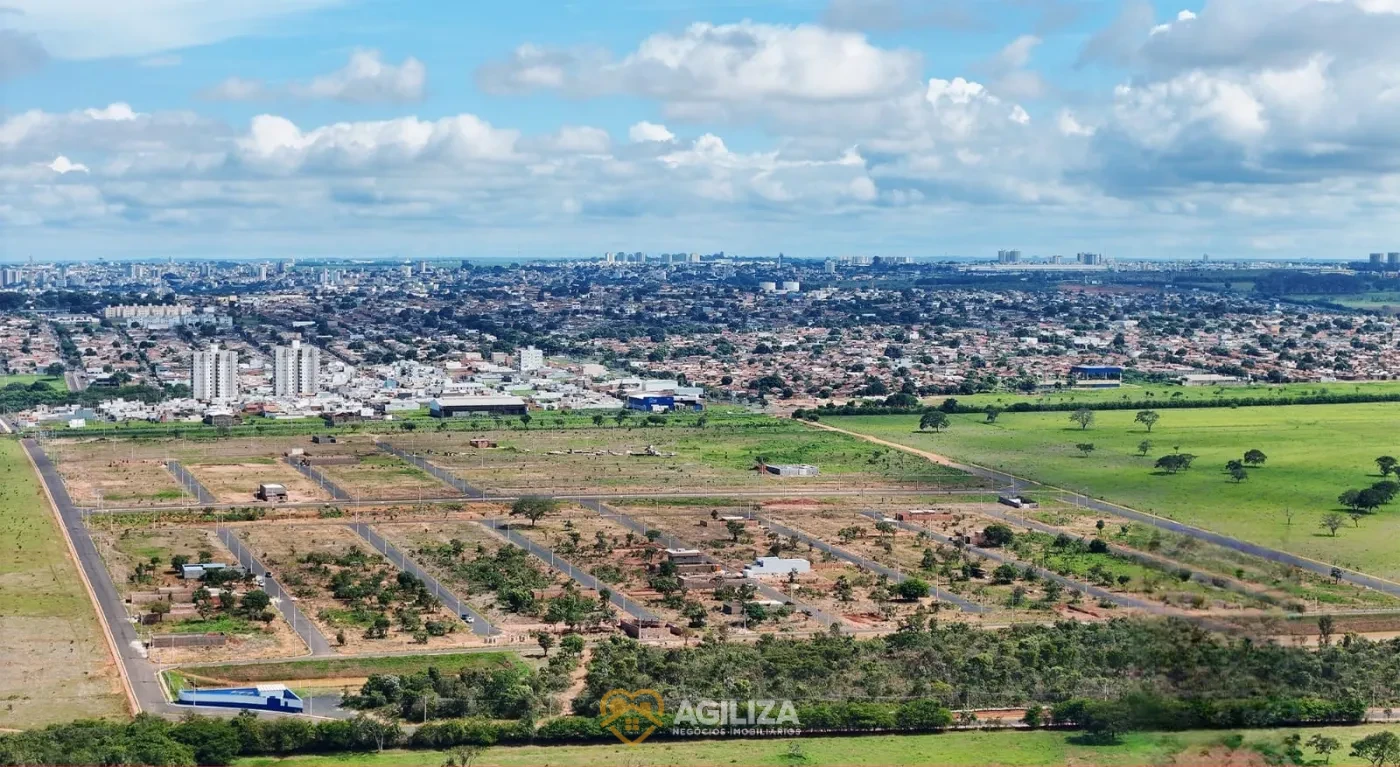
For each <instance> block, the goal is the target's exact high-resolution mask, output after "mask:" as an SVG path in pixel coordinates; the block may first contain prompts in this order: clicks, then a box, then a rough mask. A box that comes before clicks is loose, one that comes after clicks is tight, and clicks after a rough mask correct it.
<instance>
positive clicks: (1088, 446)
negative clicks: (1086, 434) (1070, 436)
mask: <svg viewBox="0 0 1400 767" xmlns="http://www.w3.org/2000/svg"><path fill="white" fill-rule="evenodd" d="M1074 447H1075V449H1076V450H1078V451H1079V452H1081V453H1083V454H1084V457H1085V458H1088V457H1089V454H1090V453H1092V452H1094V443H1092V442H1080V443H1079V444H1077V445H1075V446H1074Z"/></svg>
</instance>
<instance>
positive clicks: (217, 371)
mask: <svg viewBox="0 0 1400 767" xmlns="http://www.w3.org/2000/svg"><path fill="white" fill-rule="evenodd" d="M190 389H192V390H193V392H194V398H195V399H197V400H200V401H201V402H219V403H222V402H229V401H231V400H234V399H237V398H238V353H237V352H231V351H226V350H220V349H219V344H218V343H211V344H209V348H208V349H207V350H205V351H196V352H195V353H194V364H193V365H192V366H191V367H190Z"/></svg>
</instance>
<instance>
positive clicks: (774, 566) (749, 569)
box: [744, 557, 812, 578]
mask: <svg viewBox="0 0 1400 767" xmlns="http://www.w3.org/2000/svg"><path fill="white" fill-rule="evenodd" d="M811 569H812V563H811V562H808V561H807V560H805V559H787V558H784V557H759V558H758V559H756V560H754V563H753V564H751V565H746V566H745V567H744V577H745V578H757V577H760V576H764V575H788V574H789V573H792V572H796V573H797V574H798V575H801V574H802V573H805V572H809V571H810V570H811Z"/></svg>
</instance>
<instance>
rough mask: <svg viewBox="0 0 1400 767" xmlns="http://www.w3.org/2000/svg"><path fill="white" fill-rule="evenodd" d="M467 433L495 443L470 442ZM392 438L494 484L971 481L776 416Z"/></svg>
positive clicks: (503, 488) (601, 487) (695, 488)
mask: <svg viewBox="0 0 1400 767" xmlns="http://www.w3.org/2000/svg"><path fill="white" fill-rule="evenodd" d="M475 438H480V439H486V440H490V441H494V442H495V443H496V445H497V446H496V447H494V448H490V447H484V448H474V447H472V446H471V445H470V441H471V440H472V439H475ZM390 441H391V442H392V443H393V444H394V445H395V446H397V447H400V448H403V449H405V450H410V451H414V452H417V453H419V454H421V455H423V457H424V458H426V459H427V460H429V461H431V462H432V463H434V464H436V465H438V466H441V467H443V468H445V469H448V470H450V471H452V472H454V473H455V474H457V475H458V476H460V477H462V478H463V479H465V480H466V481H467V482H469V483H472V484H473V485H474V486H479V487H484V488H488V489H491V490H496V491H500V492H508V493H515V492H522V493H523V492H542V491H545V492H547V491H554V492H558V493H565V492H568V493H589V492H600V493H606V492H635V491H664V492H669V493H681V492H691V493H706V492H716V491H722V490H723V489H725V488H744V489H749V490H769V489H771V490H822V489H827V490H857V489H861V488H879V487H899V488H914V487H926V488H927V487H945V488H958V487H977V486H979V485H981V484H983V483H982V482H980V481H979V480H977V479H975V478H972V477H968V476H967V475H964V474H961V473H959V472H955V471H951V470H949V469H947V468H944V467H939V466H934V465H930V464H929V463H927V462H924V461H920V460H918V459H916V458H914V457H913V456H908V455H904V454H902V453H900V452H899V451H895V450H890V449H887V448H881V447H878V446H872V445H868V444H865V443H863V442H861V441H859V440H856V439H853V438H851V437H848V436H845V435H842V434H835V433H830V432H826V433H823V432H817V431H814V430H810V429H805V428H803V427H802V426H801V425H799V424H795V423H791V422H788V421H781V420H776V419H770V420H764V421H755V422H750V423H745V424H743V425H736V426H724V425H709V426H706V427H704V428H645V427H640V426H638V427H634V428H623V429H619V428H596V429H588V428H582V429H545V428H532V429H529V430H519V429H515V430H506V431H492V430H489V429H487V428H484V429H483V430H482V431H480V432H465V431H447V432H423V431H418V432H414V433H412V434H402V435H395V436H393V437H392V438H390ZM760 461H763V462H766V463H768V464H775V465H776V464H811V465H815V466H817V467H818V468H819V469H820V471H821V474H820V476H816V477H778V476H775V475H773V474H769V473H767V472H759V471H756V470H755V466H756V465H757V464H758V463H759V462H760Z"/></svg>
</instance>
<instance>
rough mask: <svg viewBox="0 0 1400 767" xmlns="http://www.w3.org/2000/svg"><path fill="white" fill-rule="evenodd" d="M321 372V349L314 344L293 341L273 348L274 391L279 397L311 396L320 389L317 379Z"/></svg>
mask: <svg viewBox="0 0 1400 767" xmlns="http://www.w3.org/2000/svg"><path fill="white" fill-rule="evenodd" d="M320 374H321V350H320V349H317V348H316V347H314V346H302V345H301V342H300V341H293V342H292V345H291V346H278V347H276V348H274V349H273V350H272V393H273V394H274V395H276V396H278V397H311V396H315V395H316V392H318V391H320V389H319V387H318V385H317V379H318V378H319V376H320Z"/></svg>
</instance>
